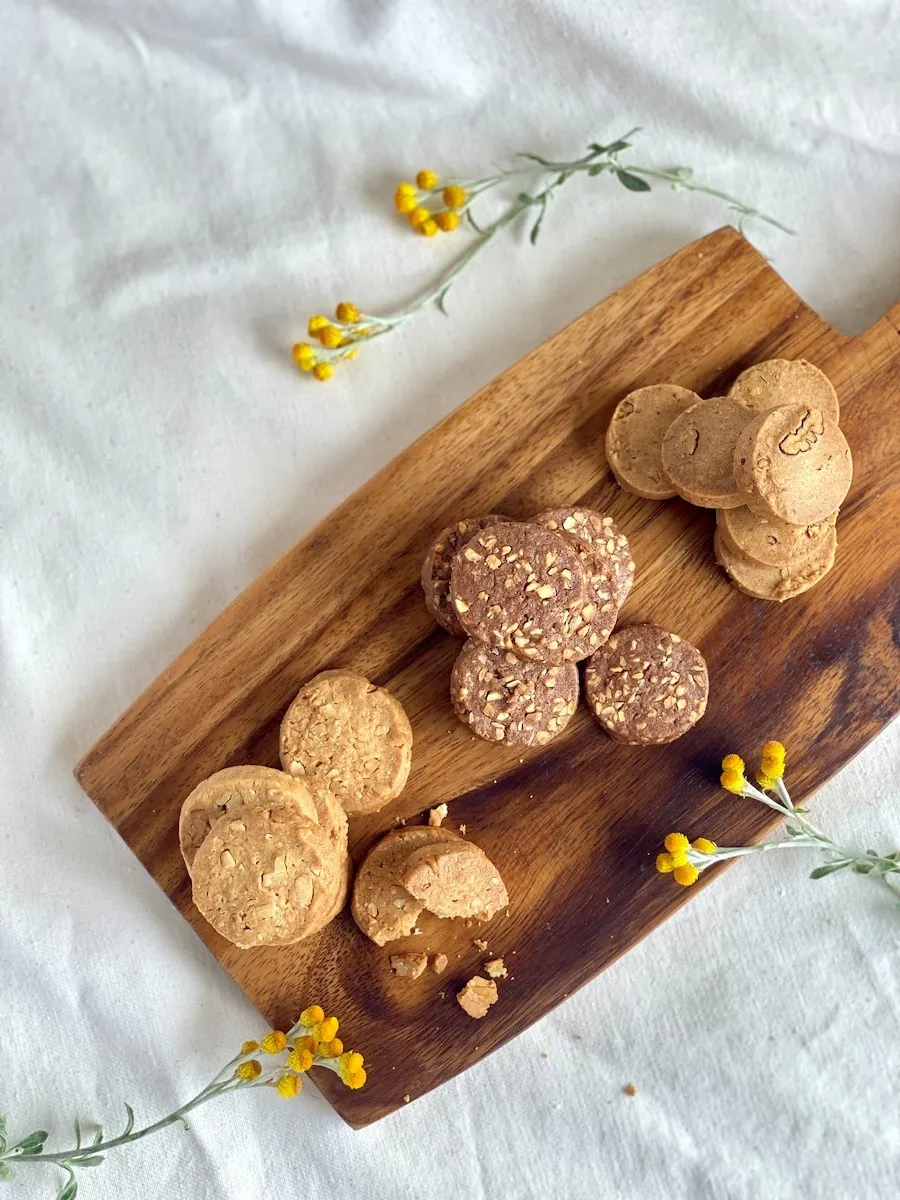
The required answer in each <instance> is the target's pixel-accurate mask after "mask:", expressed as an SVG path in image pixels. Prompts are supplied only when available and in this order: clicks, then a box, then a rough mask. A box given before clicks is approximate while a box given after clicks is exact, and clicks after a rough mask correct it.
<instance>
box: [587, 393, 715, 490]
mask: <svg viewBox="0 0 900 1200" xmlns="http://www.w3.org/2000/svg"><path fill="white" fill-rule="evenodd" d="M699 399H700V397H699V396H698V395H697V393H696V392H692V391H690V390H689V389H688V388H684V387H679V386H678V385H677V384H675V383H656V384H652V385H651V386H650V387H642V388H638V389H637V391H634V392H629V394H628V395H627V396H626V397H625V398H624V400H620V401H619V403H618V404H617V405H616V407H615V411H614V412H613V415H612V419H611V421H610V423H609V428H608V429H607V431H606V458H607V461H608V463H609V465H610V469H611V470H612V473H613V475H615V477H616V482H617V483H618V484H619V486H620V487H623V488H624V489H625V490H626V492H633V493H634V495H635V496H643V497H644V499H646V500H668V499H669V498H670V497H672V496H674V495H676V494H677V493H676V492H675V489H674V488H673V487H672V484H671V483H670V482H669V479H668V477H667V476H666V473H665V471H664V470H663V465H662V456H661V451H662V440H663V437H664V436H665V432H666V430H667V429H668V428H669V426H670V425H671V424H672V422H673V421H674V420H675V418H676V417H677V416H678V414H679V413H681V412H684V410H685V409H686V408H689V407H690V406H691V405H692V404H696V403H697V401H698V400H699Z"/></svg>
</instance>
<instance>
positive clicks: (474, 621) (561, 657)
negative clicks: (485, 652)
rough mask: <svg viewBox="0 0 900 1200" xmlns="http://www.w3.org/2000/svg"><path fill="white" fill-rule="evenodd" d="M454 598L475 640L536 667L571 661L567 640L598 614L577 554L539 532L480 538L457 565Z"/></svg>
mask: <svg viewBox="0 0 900 1200" xmlns="http://www.w3.org/2000/svg"><path fill="white" fill-rule="evenodd" d="M450 596H451V598H452V601H453V607H454V608H455V609H456V613H457V615H458V617H459V623H460V625H462V627H463V629H464V630H465V631H466V633H467V634H468V635H469V637H472V638H475V640H476V641H479V642H484V643H486V644H487V645H490V646H498V647H500V648H501V649H504V650H511V651H512V653H513V654H515V655H517V656H518V657H519V658H527V659H531V660H533V661H534V662H546V663H560V662H567V661H568V662H571V661H573V660H574V659H575V658H576V657H577V654H578V651H577V649H576V648H575V647H573V646H570V645H569V640H570V638H571V637H572V635H573V634H576V633H578V631H579V630H581V629H583V628H584V626H585V625H587V624H588V622H589V621H590V620H591V618H592V617H593V615H594V606H593V604H591V603H590V602H589V601H588V600H587V598H586V596H585V585H584V571H583V570H582V567H581V563H580V562H579V560H578V555H577V553H576V551H575V548H574V547H573V546H572V544H571V543H570V542H568V541H567V540H566V539H564V538H561V537H558V536H557V535H556V534H555V533H548V532H547V531H546V530H543V529H539V528H538V527H537V526H536V525H524V524H522V525H520V524H513V523H511V522H504V523H503V524H501V525H490V526H488V528H487V529H483V530H482V531H481V533H478V534H476V536H475V537H474V538H473V539H472V540H471V541H470V542H469V543H468V544H467V545H466V546H464V547H463V549H462V550H460V552H459V554H457V556H456V558H455V559H454V561H453V570H452V572H451V575H450Z"/></svg>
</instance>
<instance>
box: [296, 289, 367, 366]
mask: <svg viewBox="0 0 900 1200" xmlns="http://www.w3.org/2000/svg"><path fill="white" fill-rule="evenodd" d="M380 324H381V322H379V321H371V320H369V318H367V317H364V316H363V314H362V313H361V312H360V311H359V309H358V308H357V307H356V305H355V304H351V303H350V302H349V301H348V300H342V301H341V303H340V304H339V305H338V306H337V308H336V309H335V310H334V319H333V320H329V318H328V317H324V316H322V315H321V313H317V314H316V315H315V316H313V317H310V318H309V324H308V326H307V332H308V333H309V336H310V337H311V338H314V339H315V340H316V341H317V342H318V343H319V345H318V346H314V345H312V343H311V342H297V343H296V344H295V345H294V346H293V347H292V348H291V355H292V356H293V359H294V362H295V363H296V364H297V366H298V367H299V368H300V370H301V371H309V372H310V373H311V374H312V375H313V376H314V377H315V378H316V379H318V380H319V382H320V383H325V382H326V381H327V380H329V379H330V378H331V377H332V375H333V374H334V364H335V363H336V362H340V361H341V360H343V359H350V358H356V343H357V342H359V341H362V339H363V338H367V337H371V336H372V335H373V333H375V332H376V328H377V326H378V325H380Z"/></svg>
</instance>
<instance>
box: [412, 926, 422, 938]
mask: <svg viewBox="0 0 900 1200" xmlns="http://www.w3.org/2000/svg"><path fill="white" fill-rule="evenodd" d="M413 936H414V937H421V936H422V930H421V929H420V928H419V927H418V925H415V926H414V927H413Z"/></svg>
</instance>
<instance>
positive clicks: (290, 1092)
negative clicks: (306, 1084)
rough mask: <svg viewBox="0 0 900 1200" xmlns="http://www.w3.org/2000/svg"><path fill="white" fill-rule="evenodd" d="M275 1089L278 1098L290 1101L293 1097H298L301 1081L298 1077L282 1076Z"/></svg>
mask: <svg viewBox="0 0 900 1200" xmlns="http://www.w3.org/2000/svg"><path fill="white" fill-rule="evenodd" d="M275 1088H276V1090H277V1092H278V1095H279V1096H284V1098H285V1100H290V1099H291V1098H292V1097H294V1096H299V1094H300V1092H301V1091H302V1090H303V1080H302V1079H301V1078H300V1077H299V1075H282V1076H281V1078H280V1079H279V1080H278V1082H277V1083H276V1084H275Z"/></svg>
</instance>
